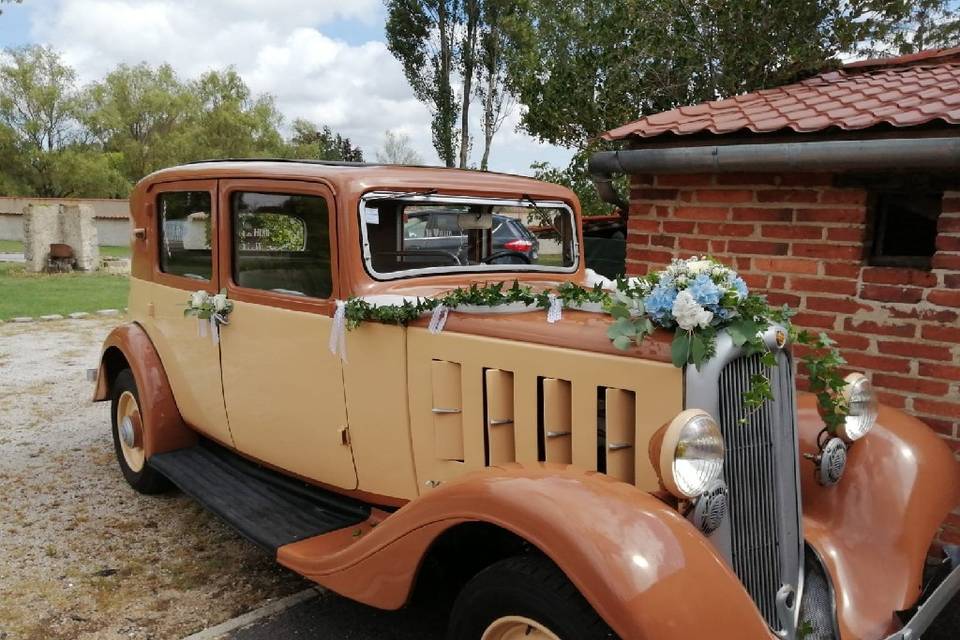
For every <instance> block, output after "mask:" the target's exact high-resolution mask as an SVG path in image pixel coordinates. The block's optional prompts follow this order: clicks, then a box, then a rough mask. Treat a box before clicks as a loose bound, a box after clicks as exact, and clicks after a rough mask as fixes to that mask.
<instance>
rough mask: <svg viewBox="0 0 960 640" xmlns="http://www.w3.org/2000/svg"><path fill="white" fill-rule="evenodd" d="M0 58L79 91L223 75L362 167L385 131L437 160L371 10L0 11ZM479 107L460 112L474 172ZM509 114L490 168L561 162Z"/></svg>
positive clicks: (344, 4) (302, 2)
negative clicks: (324, 135)
mask: <svg viewBox="0 0 960 640" xmlns="http://www.w3.org/2000/svg"><path fill="white" fill-rule="evenodd" d="M2 8H3V14H2V15H0V48H6V47H16V46H22V45H28V44H45V45H49V46H52V47H53V48H54V49H56V50H57V51H59V52H60V53H61V54H62V55H63V58H64V60H65V61H66V62H67V63H68V64H69V65H71V66H72V67H73V68H74V69H76V71H77V74H78V76H79V80H80V82H81V83H84V84H85V83H88V82H91V81H94V80H98V79H100V78H102V77H103V76H104V75H105V74H106V73H107V72H109V71H110V70H111V69H113V68H114V67H115V66H117V65H118V64H121V63H126V64H137V63H140V62H147V63H149V64H152V65H157V64H160V63H163V62H167V63H170V64H171V65H172V66H173V68H174V69H175V70H176V71H177V73H178V74H179V75H180V76H181V78H182V79H189V78H195V77H197V76H198V75H200V74H201V73H202V72H204V71H206V70H208V69H212V68H215V69H223V68H226V67H228V66H231V65H232V66H234V67H235V68H236V69H237V71H238V72H239V73H240V75H241V76H242V77H243V78H244V80H245V81H246V83H247V84H248V85H249V86H250V88H251V90H252V91H254V92H255V93H269V94H271V95H273V96H274V98H276V101H277V106H278V108H279V109H280V111H281V112H282V113H283V114H284V116H285V118H286V120H287V123H288V124H289V123H290V122H291V121H292V120H293V119H294V118H306V119H308V120H311V121H313V122H315V123H317V124H319V125H328V126H330V127H331V128H332V129H334V130H335V131H337V132H339V133H341V134H343V135H346V136H348V137H349V138H350V139H351V140H352V141H353V142H354V143H355V144H359V145H360V147H361V148H362V149H363V152H364V157H365V158H367V159H370V160H372V159H373V158H374V155H375V153H376V151H377V149H378V148H379V147H380V146H381V144H382V141H383V136H384V132H385V131H387V130H391V131H395V132H400V133H405V134H407V135H409V136H410V138H411V142H412V144H413V146H414V148H415V149H416V150H417V152H418V153H420V155H421V156H422V157H423V158H424V160H425V161H426V163H428V164H438V163H439V160H438V157H437V154H436V152H435V151H434V149H433V146H432V144H431V141H430V114H429V111H428V110H427V108H426V106H425V105H423V104H421V103H420V102H419V101H417V99H416V98H415V97H414V95H413V91H412V90H411V88H410V85H409V83H407V80H406V78H405V77H404V74H403V70H402V68H401V66H400V63H399V62H397V61H396V60H395V59H394V58H393V56H392V55H391V54H390V52H389V51H388V50H387V48H386V43H385V38H384V23H385V21H386V11H385V9H384V6H383V2H382V0H269V1H267V2H264V1H263V0H193V1H191V0H24V2H23V4H19V5H18V4H3V5H2ZM479 111H480V105H479V104H478V103H476V102H475V103H474V105H473V107H472V108H471V115H472V116H473V117H472V120H473V121H474V122H473V124H472V127H471V133H472V135H473V136H474V140H475V141H474V144H473V147H472V149H471V162H472V163H473V164H479V161H480V155H481V153H482V151H483V148H482V147H483V144H482V143H483V139H482V135H481V130H480V127H479V116H480V114H479ZM519 117H520V107H519V106H515V107H514V108H513V111H512V112H511V114H510V116H509V117H508V118H507V120H506V121H505V122H504V124H503V126H502V127H501V129H500V130H499V131H498V132H497V135H496V137H495V138H494V140H493V147H492V150H491V155H490V168H491V169H492V170H495V171H505V172H508V173H521V174H529V173H530V164H531V163H532V162H535V161H540V160H545V161H547V162H550V163H552V164H555V165H561V166H566V164H567V162H568V161H569V159H570V157H571V155H572V154H571V152H570V151H568V150H566V149H563V148H560V147H554V146H551V145H547V144H543V143H540V142H537V141H536V140H534V139H533V138H531V137H530V136H529V135H527V134H525V133H523V132H522V131H520V130H519V129H518V127H517V123H518V122H519Z"/></svg>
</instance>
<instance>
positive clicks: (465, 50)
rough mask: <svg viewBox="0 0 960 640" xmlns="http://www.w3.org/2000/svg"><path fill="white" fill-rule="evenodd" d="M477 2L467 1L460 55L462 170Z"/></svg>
mask: <svg viewBox="0 0 960 640" xmlns="http://www.w3.org/2000/svg"><path fill="white" fill-rule="evenodd" d="M477 5H478V1H477V0H465V5H464V9H465V11H466V15H467V29H466V34H465V35H464V39H463V46H462V47H461V50H460V55H461V56H462V59H463V98H462V102H461V106H460V168H461V169H466V168H467V160H468V158H469V155H470V102H471V100H472V99H473V74H474V71H475V69H476V40H477V22H478V21H479V18H480V15H479V14H480V11H479V7H478V6H477Z"/></svg>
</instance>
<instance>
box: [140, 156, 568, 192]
mask: <svg viewBox="0 0 960 640" xmlns="http://www.w3.org/2000/svg"><path fill="white" fill-rule="evenodd" d="M218 178H220V179H227V178H246V179H256V178H262V179H285V180H317V179H320V180H324V181H327V182H329V183H330V184H331V185H332V186H333V187H334V188H335V189H337V190H339V191H341V192H342V193H347V194H356V193H363V192H366V191H370V190H372V189H375V188H382V189H403V190H415V189H423V188H425V187H426V188H435V189H437V190H439V191H442V192H448V193H456V192H461V193H489V194H497V195H498V196H505V197H515V198H517V199H522V198H524V197H533V198H534V199H549V200H563V201H573V200H574V199H575V196H574V195H573V192H572V191H570V190H569V189H567V188H566V187H562V186H560V185H556V184H551V183H548V182H542V181H540V180H535V179H533V178H528V177H524V176H517V175H511V174H506V173H494V172H487V171H475V170H471V169H454V168H447V167H426V166H409V165H392V164H376V163H362V162H334V161H326V160H294V159H277V158H230V159H224V160H203V161H198V162H191V163H189V164H183V165H179V166H176V167H170V168H167V169H161V170H159V171H155V172H154V173H151V174H150V175H148V176H146V177H145V178H143V180H141V181H140V183H138V184H137V189H138V190H142V191H145V190H146V189H148V188H149V187H150V186H151V185H153V184H155V183H162V182H173V181H177V180H191V179H193V180H197V179H218Z"/></svg>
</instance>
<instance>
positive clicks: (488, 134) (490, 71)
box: [480, 12, 500, 171]
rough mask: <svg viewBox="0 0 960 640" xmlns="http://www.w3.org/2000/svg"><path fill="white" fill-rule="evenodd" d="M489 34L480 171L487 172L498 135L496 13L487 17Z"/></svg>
mask: <svg viewBox="0 0 960 640" xmlns="http://www.w3.org/2000/svg"><path fill="white" fill-rule="evenodd" d="M487 22H488V27H487V28H488V29H489V33H488V34H487V38H488V40H487V46H486V51H484V67H485V69H484V71H485V73H486V85H487V86H486V88H485V90H484V100H483V157H482V158H481V159H480V170H481V171H486V170H487V169H488V168H489V166H490V145H491V143H492V142H493V134H494V133H496V127H497V117H498V115H499V114H497V113H496V108H497V91H498V87H497V84H498V72H497V70H498V69H499V67H500V40H499V39H500V33H499V27H498V26H497V19H496V13H494V12H491V13H490V15H488V16H487Z"/></svg>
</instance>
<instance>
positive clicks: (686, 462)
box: [659, 409, 724, 499]
mask: <svg viewBox="0 0 960 640" xmlns="http://www.w3.org/2000/svg"><path fill="white" fill-rule="evenodd" d="M723 455H724V445H723V435H722V434H721V433H720V427H718V426H717V423H716V422H715V421H714V420H713V418H711V417H710V414H709V413H707V412H706V411H702V410H700V409H687V410H686V411H684V412H682V413H681V414H680V415H678V416H677V417H676V418H674V419H673V421H672V422H671V423H670V424H669V425H668V426H667V428H666V431H665V432H664V434H663V441H662V443H661V445H660V465H659V470H660V479H661V480H662V481H663V485H664V487H666V489H667V491H669V492H670V493H672V494H673V495H675V496H676V497H678V498H683V499H686V498H696V497H697V496H699V495H700V494H702V493H703V492H704V491H706V490H707V489H708V488H709V487H710V485H711V484H712V483H713V482H714V481H715V480H717V479H718V478H719V477H720V475H721V474H722V473H723Z"/></svg>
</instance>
